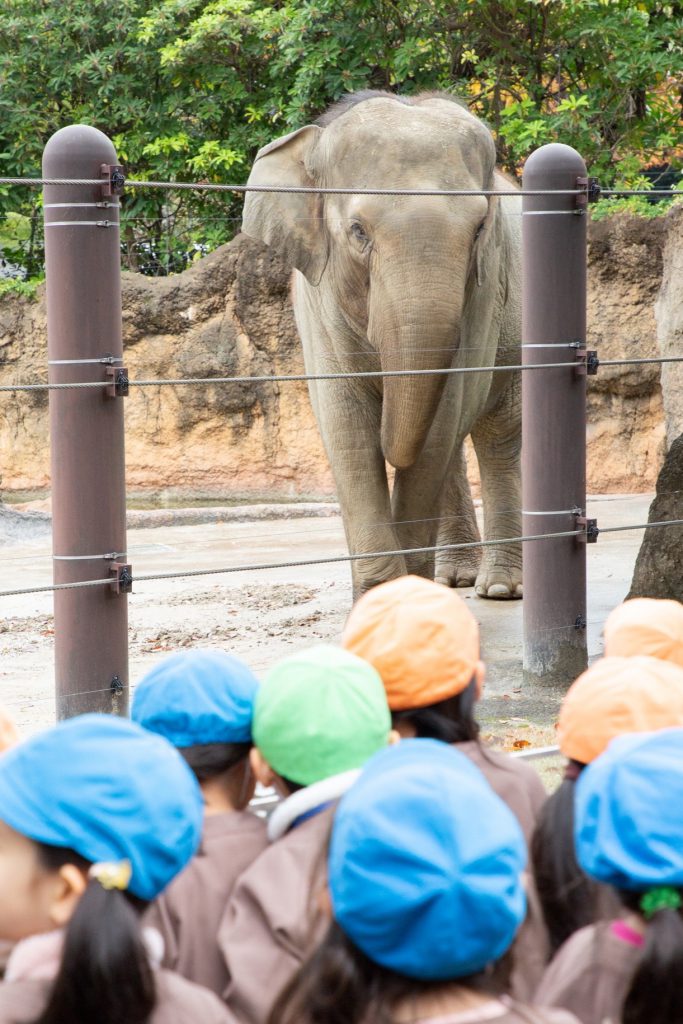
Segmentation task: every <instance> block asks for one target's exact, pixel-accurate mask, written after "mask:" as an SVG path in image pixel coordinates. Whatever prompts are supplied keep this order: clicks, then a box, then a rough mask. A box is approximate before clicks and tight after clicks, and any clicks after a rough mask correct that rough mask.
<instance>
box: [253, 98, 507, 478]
mask: <svg viewBox="0 0 683 1024" xmlns="http://www.w3.org/2000/svg"><path fill="white" fill-rule="evenodd" d="M361 95H362V94H361ZM359 99H360V97H359ZM494 165H495V149H494V144H493V139H492V137H491V135H490V133H489V132H488V130H487V129H486V128H485V127H484V125H483V124H482V123H481V122H480V121H478V120H477V119H476V118H475V117H474V116H473V115H472V114H470V113H469V111H467V110H466V109H465V108H464V107H462V106H461V105H460V104H458V103H456V102H455V101H453V100H452V99H450V98H448V97H445V96H434V95H426V96H418V97H415V98H414V99H412V100H403V99H398V98H396V97H392V96H389V95H382V94H380V95H378V96H374V97H372V98H370V99H360V101H359V102H356V98H355V97H351V99H350V101H347V102H346V103H344V102H342V104H340V105H339V106H338V108H333V109H332V111H331V112H329V113H328V114H326V115H324V116H323V117H322V118H321V119H320V123H319V124H312V125H308V126H307V127H305V128H301V129H300V130H299V131H296V132H293V133H292V134H291V135H287V136H285V137H284V138H281V139H277V140H276V141H275V142H272V143H270V145H268V146H266V147H264V148H263V149H262V150H261V151H260V152H259V154H258V156H257V158H256V162H255V164H254V167H253V169H252V173H251V176H250V178H249V183H250V184H256V185H285V186H297V187H301V186H307V187H310V188H315V187H327V188H335V187H340V188H360V189H377V188H389V189H396V188H398V189H434V190H444V189H482V188H483V189H489V188H492V187H494V185H493V179H494ZM496 221H497V206H496V201H495V199H494V198H489V199H487V198H486V197H484V196H467V197H444V196H437V197H398V196H376V195H375V196H370V195H361V196H358V195H319V194H315V193H303V194H302V193H254V192H250V193H247V198H246V201H245V206H244V220H243V230H244V231H245V232H246V233H247V234H248V235H251V236H253V237H255V238H258V239H260V240H262V241H263V242H266V243H267V244H268V245H270V246H272V247H273V248H274V249H275V250H276V251H277V252H278V253H279V254H280V255H281V256H282V257H283V258H284V259H285V261H286V262H287V263H288V264H289V265H290V266H292V267H294V268H296V269H297V270H299V271H300V272H301V273H302V274H303V275H304V276H305V277H306V279H307V281H308V282H309V284H310V285H312V286H314V287H316V288H320V289H325V290H326V291H327V293H328V295H329V297H330V299H331V300H332V301H333V302H334V305H335V307H336V308H337V309H338V310H340V311H341V313H342V315H343V317H344V320H345V323H346V326H347V327H348V328H349V329H350V330H351V331H352V332H353V334H354V336H355V337H356V338H357V339H358V344H357V345H356V346H355V347H356V348H357V349H362V348H363V346H365V347H366V348H367V347H368V345H369V349H370V351H371V353H378V354H379V361H380V365H381V368H382V369H383V370H407V369H442V368H446V367H448V366H450V365H451V364H452V361H453V355H454V350H455V349H456V347H457V346H458V344H459V341H460V335H461V326H462V315H463V308H464V307H465V306H466V303H467V299H468V294H469V293H470V292H471V290H472V289H477V288H480V287H485V279H486V277H487V273H488V274H489V275H491V271H492V260H494V259H495V258H496V254H497V250H498V246H497V242H496V238H495V236H496V234H497V231H496ZM491 286H492V288H493V290H494V291H495V288H496V287H497V285H494V284H493V282H492V281H491ZM366 339H367V340H366ZM465 343H467V342H465ZM445 379H446V378H445V376H444V375H438V376H425V377H420V378H414V377H396V378H385V379H384V381H383V394H382V448H383V452H384V455H385V458H386V459H387V461H388V462H390V463H391V464H392V465H394V466H396V467H397V468H400V467H405V466H409V465H411V464H412V463H413V462H414V460H415V458H416V457H417V455H418V454H419V452H420V450H421V448H422V446H423V444H424V441H425V438H426V436H427V432H428V430H429V428H430V425H431V423H432V421H433V419H434V415H435V412H436V407H437V405H438V403H439V400H440V398H441V393H442V391H443V387H444V383H445ZM378 387H379V388H381V387H382V385H381V384H378Z"/></svg>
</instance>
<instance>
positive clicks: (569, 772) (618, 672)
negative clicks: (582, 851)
mask: <svg viewBox="0 0 683 1024" xmlns="http://www.w3.org/2000/svg"><path fill="white" fill-rule="evenodd" d="M674 725H683V670H682V669H680V668H678V667H677V666H676V665H672V664H670V663H668V662H666V661H661V660H660V659H658V658H603V659H602V660H601V661H597V662H595V663H594V664H593V665H592V666H591V667H590V668H589V669H588V670H587V671H586V672H584V673H583V675H581V676H579V678H578V679H577V680H576V682H575V683H573V684H572V686H570V688H569V690H568V691H567V694H566V696H565V698H564V701H563V702H562V706H561V708H560V717H559V722H558V741H559V744H560V750H561V751H562V753H563V754H564V755H565V757H566V758H568V764H567V767H566V769H565V777H564V780H563V782H562V784H561V785H560V787H559V789H557V790H556V791H555V792H554V793H553V795H552V796H551V797H550V798H549V800H548V802H547V803H546V805H545V807H544V808H543V811H542V813H541V818H540V821H539V823H538V827H537V830H536V834H535V836H534V839H533V841H532V844H531V855H532V862H533V866H534V877H535V879H536V886H537V888H538V892H539V896H540V897H541V903H542V904H543V911H544V917H545V921H546V925H547V928H548V933H549V937H550V944H551V952H553V953H554V952H556V951H557V950H558V949H559V947H560V946H561V945H562V943H563V942H564V941H565V940H566V939H567V938H568V937H569V936H570V935H571V934H572V933H573V932H575V931H576V930H577V929H578V928H582V927H584V925H587V924H591V923H593V922H594V921H598V920H602V919H604V918H606V917H612V916H614V914H615V913H616V912H617V905H616V901H615V899H614V896H613V894H612V893H611V892H610V890H606V889H605V888H604V886H597V885H596V884H595V883H594V882H592V881H591V880H590V879H587V878H586V876H585V875H584V874H583V872H582V871H581V870H580V868H579V866H578V865H577V863H576V857H575V855H574V839H573V822H574V784H575V781H576V779H577V778H578V777H579V775H580V773H581V771H582V770H583V768H584V766H585V765H587V764H590V762H591V761H594V760H595V758H596V757H597V756H598V755H599V754H601V753H602V752H603V751H604V750H605V748H606V747H607V744H608V743H609V742H610V740H612V739H614V737H615V736H619V735H620V734H622V733H626V732H645V731H650V730H653V729H663V728H667V727H669V726H674Z"/></svg>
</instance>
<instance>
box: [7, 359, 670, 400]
mask: <svg viewBox="0 0 683 1024" xmlns="http://www.w3.org/2000/svg"><path fill="white" fill-rule="evenodd" d="M682 362H683V356H652V357H648V358H639V359H605V360H600V366H630V365H631V364H633V365H638V364H642V363H682ZM580 365H581V364H580V363H579V362H578V361H575V362H563V363H528V364H521V363H515V364H512V365H509V366H507V365H503V366H455V367H453V366H450V367H446V368H438V369H431V370H357V371H351V372H349V373H291V374H264V375H261V376H250V377H185V378H181V379H177V380H173V379H163V378H161V379H159V380H129V381H128V385H129V387H131V388H153V387H184V386H188V385H190V386H196V385H210V384H287V383H295V382H305V381H313V380H354V379H359V378H360V379H364V378H377V377H427V376H449V375H451V374H455V373H511V372H516V371H518V370H556V369H559V368H562V367H572V366H574V367H576V366H580ZM112 383H113V382H112V381H111V380H106V381H105V380H96V381H82V382H80V383H72V384H0V392H18V391H28V392H30V391H73V390H81V389H88V388H110V387H111V386H112Z"/></svg>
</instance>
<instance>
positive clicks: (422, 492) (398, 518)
mask: <svg viewBox="0 0 683 1024" xmlns="http://www.w3.org/2000/svg"><path fill="white" fill-rule="evenodd" d="M450 459H451V445H450V442H449V443H448V444H445V445H444V444H443V443H442V444H439V443H432V444H430V443H429V442H428V444H427V446H426V447H425V449H424V450H423V451H422V452H421V453H420V456H419V458H418V459H417V461H416V462H415V463H414V465H412V466H410V467H409V468H408V469H397V470H396V476H395V478H394V489H393V493H392V500H391V507H392V512H393V516H394V525H395V528H396V532H397V534H398V536H399V538H400V542H401V547H402V548H403V549H404V550H406V549H408V548H425V547H426V548H430V547H431V548H433V547H434V546H435V545H436V543H437V536H438V532H439V518H440V504H441V492H442V489H443V485H444V478H445V467H446V466H447V465H448V462H449V460H450ZM405 560H406V568H407V571H408V572H409V573H412V574H413V575H415V576H425V577H426V578H427V579H434V574H435V570H434V565H435V553H434V551H425V552H416V553H415V554H406V556H405Z"/></svg>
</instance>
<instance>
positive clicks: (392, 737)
mask: <svg viewBox="0 0 683 1024" xmlns="http://www.w3.org/2000/svg"><path fill="white" fill-rule="evenodd" d="M400 742H401V734H400V732H399V731H398V729H391V730H390V731H389V739H388V740H387V746H388V747H393V746H395V745H396V744H397V743H400Z"/></svg>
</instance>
